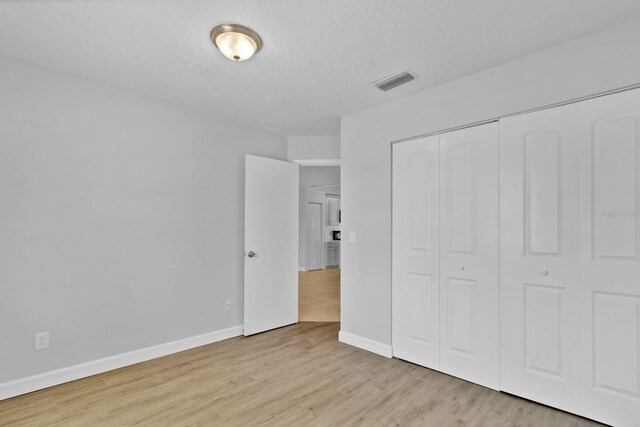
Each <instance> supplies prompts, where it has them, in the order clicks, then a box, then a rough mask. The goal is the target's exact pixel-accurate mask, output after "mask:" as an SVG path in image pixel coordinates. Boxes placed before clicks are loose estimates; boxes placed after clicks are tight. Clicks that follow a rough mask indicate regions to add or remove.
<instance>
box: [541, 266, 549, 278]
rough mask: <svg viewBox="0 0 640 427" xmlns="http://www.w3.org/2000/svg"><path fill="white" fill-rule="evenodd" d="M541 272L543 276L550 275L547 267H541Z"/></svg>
mask: <svg viewBox="0 0 640 427" xmlns="http://www.w3.org/2000/svg"><path fill="white" fill-rule="evenodd" d="M540 274H542V275H543V276H548V275H549V270H547V269H546V268H541V269H540Z"/></svg>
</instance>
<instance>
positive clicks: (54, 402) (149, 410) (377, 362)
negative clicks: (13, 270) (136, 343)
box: [0, 322, 598, 427]
mask: <svg viewBox="0 0 640 427" xmlns="http://www.w3.org/2000/svg"><path fill="white" fill-rule="evenodd" d="M338 330H339V324H338V323H322V322H305V323H299V324H297V325H293V326H289V327H286V328H281V329H277V330H274V331H269V332H265V333H262V334H258V335H254V336H251V337H248V338H246V337H238V338H233V339H230V340H226V341H222V342H219V343H215V344H211V345H207V346H203V347H199V348H195V349H192V350H188V351H185V352H181V353H177V354H174V355H170V356H166V357H162V358H159V359H155V360H151V361H148V362H144V363H140V364H137V365H133V366H129V367H126V368H122V369H118V370H115V371H111V372H108V373H104V374H100V375H96V376H93V377H90V378H85V379H82V380H78V381H74V382H72V383H68V384H63V385H60V386H57V387H52V388H49V389H46V390H41V391H38V392H35V393H31V394H28V395H24V396H20V397H16V398H13V399H9V400H5V401H2V402H0V426H80V427H84V426H130V425H142V426H323V427H324V426H437V427H440V426H491V427H493V426H536V427H539V426H560V427H588V426H596V425H598V424H597V423H595V422H592V421H589V420H585V419H583V418H580V417H577V416H574V415H571V414H568V413H565V412H562V411H558V410H555V409H552V408H549V407H546V406H542V405H538V404H536V403H533V402H529V401H527V400H523V399H519V398H517V397H514V396H510V395H507V394H504V393H499V392H496V391H493V390H490V389H487V388H484V387H481V386H478V385H475V384H471V383H468V382H465V381H462V380H459V379H457V378H454V377H451V376H448V375H445V374H442V373H439V372H436V371H432V370H429V369H426V368H423V367H420V366H417V365H413V364H411V363H408V362H404V361H401V360H397V359H386V358H384V357H382V356H378V355H375V354H372V353H369V352H366V351H363V350H360V349H357V348H355V347H351V346H349V345H346V344H342V343H339V342H338V340H337V334H338Z"/></svg>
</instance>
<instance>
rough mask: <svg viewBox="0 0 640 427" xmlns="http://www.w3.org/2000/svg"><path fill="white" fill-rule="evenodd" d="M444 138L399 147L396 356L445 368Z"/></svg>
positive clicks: (395, 247)
mask: <svg viewBox="0 0 640 427" xmlns="http://www.w3.org/2000/svg"><path fill="white" fill-rule="evenodd" d="M438 145H439V137H438V136H434V137H429V138H422V139H418V140H414V141H409V142H403V143H401V144H395V145H394V146H393V249H392V252H393V286H392V287H393V295H392V300H393V354H394V356H396V357H399V358H401V359H405V360H408V361H410V362H414V363H417V364H420V365H423V366H427V367H430V368H434V369H438V368H439V353H438V349H439V331H438V322H439V317H438V316H439V314H438V313H439V280H440V278H439V252H438V241H439V195H438V193H439V167H438V163H439V159H438V153H439V148H438Z"/></svg>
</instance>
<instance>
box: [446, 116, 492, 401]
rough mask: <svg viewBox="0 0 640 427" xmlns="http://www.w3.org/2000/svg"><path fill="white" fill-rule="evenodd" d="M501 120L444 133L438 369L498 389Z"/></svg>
mask: <svg viewBox="0 0 640 427" xmlns="http://www.w3.org/2000/svg"><path fill="white" fill-rule="evenodd" d="M498 137H499V135H498V124H497V123H491V124H487V125H483V126H476V127H472V128H468V129H463V130H459V131H455V132H449V133H445V134H442V135H441V136H440V203H441V204H440V218H441V222H440V223H441V227H440V368H441V370H442V371H443V372H446V373H449V374H451V375H454V376H457V377H460V378H463V379H466V380H469V381H472V382H475V383H478V384H481V385H484V386H486V387H491V388H494V389H497V388H498V385H499V384H498V379H499V377H498V374H499V346H498V337H499V335H498V329H499V251H498V240H499V233H498V231H499V199H498V197H499V190H498V184H499V182H498V181H499V169H498V168H499V157H498V146H499V145H498V144H499V141H498Z"/></svg>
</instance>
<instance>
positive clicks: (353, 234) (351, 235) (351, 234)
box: [349, 231, 356, 243]
mask: <svg viewBox="0 0 640 427" xmlns="http://www.w3.org/2000/svg"><path fill="white" fill-rule="evenodd" d="M355 242H356V232H355V231H350V232H349V243H355Z"/></svg>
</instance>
